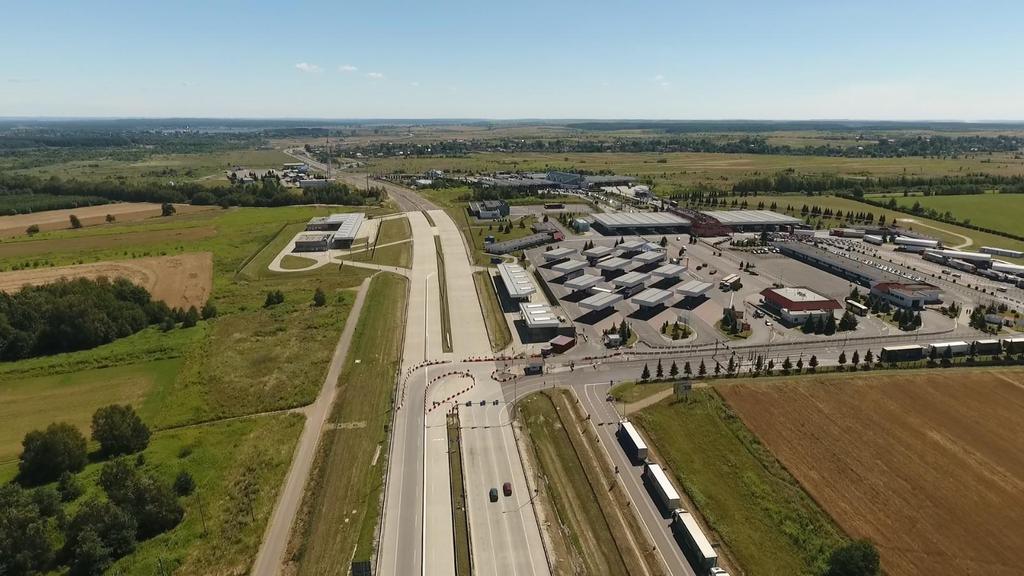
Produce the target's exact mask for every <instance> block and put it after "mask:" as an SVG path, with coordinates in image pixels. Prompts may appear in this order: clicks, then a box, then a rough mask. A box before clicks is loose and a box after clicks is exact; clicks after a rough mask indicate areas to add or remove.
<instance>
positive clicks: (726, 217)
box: [702, 210, 803, 232]
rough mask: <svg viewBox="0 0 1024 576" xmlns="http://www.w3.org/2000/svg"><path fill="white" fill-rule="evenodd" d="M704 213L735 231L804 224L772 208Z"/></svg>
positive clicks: (773, 228)
mask: <svg viewBox="0 0 1024 576" xmlns="http://www.w3.org/2000/svg"><path fill="white" fill-rule="evenodd" d="M702 213H703V214H704V215H705V216H707V217H710V218H714V219H715V220H717V221H718V222H720V223H721V224H723V225H725V226H728V227H729V228H730V229H732V230H733V231H734V232H751V231H753V232H760V231H762V230H767V231H775V230H781V229H783V228H786V227H791V226H799V225H801V224H803V221H802V220H800V219H799V218H794V217H793V216H786V215H785V214H779V213H778V212H772V211H771V210H705V211H703V212H702Z"/></svg>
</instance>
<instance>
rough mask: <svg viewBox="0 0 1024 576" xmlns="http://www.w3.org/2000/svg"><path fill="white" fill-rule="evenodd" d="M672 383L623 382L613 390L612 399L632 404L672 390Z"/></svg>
mask: <svg viewBox="0 0 1024 576" xmlns="http://www.w3.org/2000/svg"><path fill="white" fill-rule="evenodd" d="M671 389H672V383H671V382H623V383H621V384H616V385H615V387H614V388H612V389H611V392H610V393H611V395H612V398H615V399H616V400H618V401H619V402H624V403H626V404H632V403H633V402H638V401H640V400H643V399H644V398H648V397H650V396H653V395H655V394H657V393H659V392H664V391H665V390H671Z"/></svg>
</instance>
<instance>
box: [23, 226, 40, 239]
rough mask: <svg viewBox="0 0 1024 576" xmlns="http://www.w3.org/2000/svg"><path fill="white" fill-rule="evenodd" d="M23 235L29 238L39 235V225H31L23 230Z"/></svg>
mask: <svg viewBox="0 0 1024 576" xmlns="http://www.w3.org/2000/svg"><path fill="white" fill-rule="evenodd" d="M25 234H28V235H29V236H34V235H36V234H39V225H38V224H33V225H31V226H29V227H28V228H25Z"/></svg>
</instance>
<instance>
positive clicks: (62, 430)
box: [17, 422, 88, 486]
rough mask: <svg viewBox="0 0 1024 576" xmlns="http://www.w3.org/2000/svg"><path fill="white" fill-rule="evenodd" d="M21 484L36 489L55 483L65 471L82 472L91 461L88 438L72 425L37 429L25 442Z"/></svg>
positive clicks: (55, 424)
mask: <svg viewBox="0 0 1024 576" xmlns="http://www.w3.org/2000/svg"><path fill="white" fill-rule="evenodd" d="M22 446H23V447H24V450H23V451H22V453H21V457H20V461H19V462H18V478H17V480H18V482H19V483H20V484H22V485H23V486H33V485H39V484H46V483H48V482H53V481H55V480H57V479H59V478H60V477H61V475H62V474H64V473H65V472H78V471H79V470H81V469H82V468H85V464H86V462H87V460H88V459H87V455H86V442H85V436H82V433H81V432H79V431H78V428H75V427H74V426H72V425H71V424H67V423H65V422H58V423H54V424H50V425H49V426H47V428H46V430H45V431H40V430H33V431H32V432H29V433H28V434H26V435H25V439H24V441H22Z"/></svg>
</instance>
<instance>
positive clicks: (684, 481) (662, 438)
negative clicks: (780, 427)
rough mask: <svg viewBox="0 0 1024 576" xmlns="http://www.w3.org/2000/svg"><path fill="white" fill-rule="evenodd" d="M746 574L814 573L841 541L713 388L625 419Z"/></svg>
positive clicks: (827, 518)
mask: <svg viewBox="0 0 1024 576" xmlns="http://www.w3.org/2000/svg"><path fill="white" fill-rule="evenodd" d="M631 418H632V420H633V421H634V422H636V423H638V424H639V425H640V426H641V427H642V428H643V430H644V431H645V432H646V433H647V435H648V437H649V438H650V439H651V441H652V443H653V445H654V447H656V448H657V459H658V460H660V461H661V462H663V463H664V464H665V465H666V466H667V467H668V469H669V470H670V472H671V473H672V474H673V475H674V476H675V478H676V480H677V481H678V482H679V484H680V485H682V486H683V488H684V489H685V491H686V493H687V495H688V496H689V498H690V499H691V500H692V501H693V502H694V504H696V506H697V508H698V509H699V510H700V512H701V514H702V515H703V516H704V518H705V520H706V521H707V523H708V524H709V525H710V526H711V527H712V529H713V530H714V531H715V532H717V533H718V535H719V536H720V538H721V539H722V540H723V541H724V542H725V543H726V545H727V546H728V548H729V550H730V551H731V553H732V554H733V556H734V557H735V558H736V560H737V562H738V563H739V565H740V566H742V567H743V569H744V571H745V573H746V574H749V575H751V576H760V575H765V576H771V575H774V574H794V575H796V574H805V575H811V574H819V573H820V572H821V570H822V568H823V567H824V561H825V559H826V558H827V555H828V554H829V553H830V552H831V550H832V549H833V548H834V547H835V546H836V545H837V544H839V543H841V542H842V540H843V536H842V534H841V533H840V532H839V531H838V529H837V528H836V527H835V526H834V525H833V524H832V522H831V520H830V519H829V517H828V516H827V515H826V514H825V513H824V512H823V511H822V510H821V509H820V508H818V506H817V505H816V504H815V503H814V502H813V501H812V500H811V499H810V497H809V496H807V494H806V493H805V492H804V491H803V489H802V488H801V487H800V485H799V484H798V483H797V482H796V480H794V479H793V478H792V476H790V475H789V473H788V472H786V470H785V469H784V468H783V467H782V466H781V465H780V464H779V463H778V461H777V460H775V458H774V457H773V456H772V455H771V453H770V452H769V451H768V450H767V449H766V448H765V447H764V446H763V445H761V444H760V442H758V441H757V439H756V438H755V437H754V436H753V434H751V433H750V431H749V430H747V428H746V427H745V426H744V425H743V423H742V421H740V420H739V418H737V417H736V415H735V414H733V412H732V411H731V410H729V408H728V407H727V406H726V404H725V403H724V402H723V401H722V399H721V398H720V397H719V395H718V393H717V392H715V391H714V390H694V391H693V392H692V393H691V397H690V399H689V400H683V401H679V402H676V401H674V400H671V399H670V400H665V401H662V402H659V403H658V404H655V405H653V406H650V407H648V408H645V409H644V410H642V411H640V412H639V413H637V414H633V415H632V416H631Z"/></svg>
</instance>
